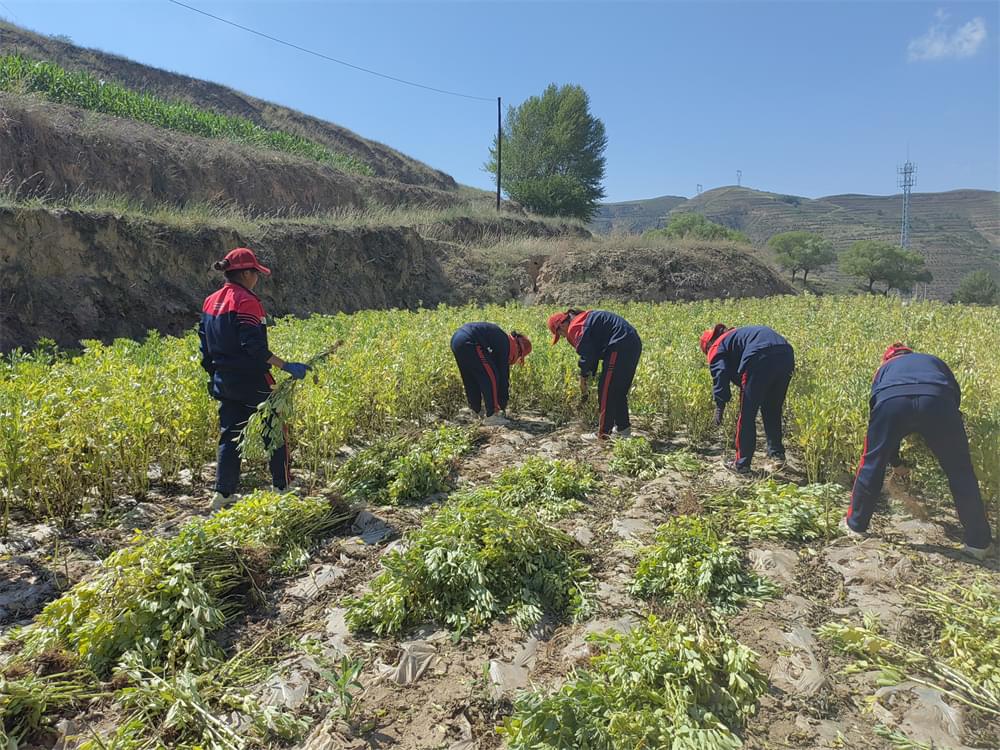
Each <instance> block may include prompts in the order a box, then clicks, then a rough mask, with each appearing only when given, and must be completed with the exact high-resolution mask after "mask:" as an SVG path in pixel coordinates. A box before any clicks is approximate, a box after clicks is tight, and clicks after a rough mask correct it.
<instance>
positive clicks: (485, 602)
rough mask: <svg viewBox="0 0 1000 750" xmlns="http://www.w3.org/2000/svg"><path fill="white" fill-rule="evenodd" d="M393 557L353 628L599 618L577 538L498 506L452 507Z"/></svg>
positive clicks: (359, 604)
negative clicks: (554, 617) (504, 619)
mask: <svg viewBox="0 0 1000 750" xmlns="http://www.w3.org/2000/svg"><path fill="white" fill-rule="evenodd" d="M404 543H405V549H403V550H394V551H392V552H390V553H389V554H388V555H386V556H385V557H384V558H383V566H384V570H383V572H382V573H380V574H379V575H378V576H377V577H376V578H375V580H374V581H373V582H372V584H371V589H370V591H368V592H367V593H365V594H364V595H363V596H361V597H360V598H356V599H348V600H347V602H346V604H347V608H348V611H347V623H348V625H349V626H350V627H351V629H353V630H369V631H373V632H375V633H376V634H378V635H388V634H392V633H399V632H401V631H402V630H404V629H406V628H408V627H411V626H416V625H421V624H424V623H428V622H434V623H439V624H441V625H444V626H446V627H448V628H450V629H451V630H452V631H454V632H455V633H456V634H457V635H461V634H462V633H464V632H466V631H468V630H477V629H480V628H482V627H484V626H486V625H487V624H489V623H490V622H491V621H492V620H494V619H496V618H498V617H509V618H510V619H511V621H512V622H514V623H515V624H516V625H517V626H518V627H520V628H522V629H524V630H527V629H528V628H530V627H531V626H532V625H534V624H535V623H537V622H538V621H539V620H540V619H541V618H542V616H543V614H545V613H546V612H549V613H552V614H554V615H557V616H565V615H569V616H572V617H576V618H579V617H583V616H586V615H587V614H588V613H589V610H590V606H591V605H590V599H589V595H588V594H589V589H590V587H591V581H590V578H589V574H588V568H587V567H586V566H585V565H584V563H583V554H582V551H581V550H580V548H579V546H578V545H577V543H576V541H574V540H573V539H572V538H571V537H570V536H568V535H567V534H565V533H563V532H562V531H559V530H558V529H554V528H552V527H550V526H546V525H545V524H544V523H542V522H541V521H540V520H538V518H537V517H535V516H534V515H524V514H520V513H517V512H516V511H510V510H506V509H503V508H499V507H497V506H496V505H493V504H492V503H489V502H484V501H476V500H469V501H467V502H451V503H448V504H446V505H445V506H444V507H442V508H441V509H440V510H439V511H437V512H436V513H435V514H434V515H433V516H431V517H430V518H428V519H427V520H426V521H425V522H424V524H423V526H422V527H421V528H419V529H417V530H416V531H413V532H412V533H410V534H408V535H407V536H406V538H405V539H404Z"/></svg>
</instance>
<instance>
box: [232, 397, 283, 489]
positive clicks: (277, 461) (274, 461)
mask: <svg viewBox="0 0 1000 750" xmlns="http://www.w3.org/2000/svg"><path fill="white" fill-rule="evenodd" d="M256 410H257V405H256V404H245V403H243V402H241V401H231V400H229V399H220V400H219V452H218V464H217V468H216V472H215V491H216V492H221V493H222V494H223V495H231V494H233V493H234V492H236V488H237V487H238V486H239V483H240V467H241V463H242V460H241V456H240V449H239V439H240V434H241V433H242V432H243V428H244V427H245V426H246V423H247V420H249V419H250V415H252V414H253V413H254V412H255V411H256ZM268 468H270V470H271V484H273V485H274V486H275V487H276V488H278V489H279V490H283V489H285V487H287V486H288V482H289V466H288V441H287V440H286V441H285V442H283V443H282V445H281V447H280V448H278V450H276V451H275V452H274V454H273V455H272V456H271V460H270V462H269V467H268Z"/></svg>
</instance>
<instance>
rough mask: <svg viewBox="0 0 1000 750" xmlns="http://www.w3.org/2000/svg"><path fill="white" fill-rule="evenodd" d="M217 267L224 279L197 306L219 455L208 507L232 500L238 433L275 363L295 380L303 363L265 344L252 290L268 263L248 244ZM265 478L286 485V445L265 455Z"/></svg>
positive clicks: (262, 395)
mask: <svg viewBox="0 0 1000 750" xmlns="http://www.w3.org/2000/svg"><path fill="white" fill-rule="evenodd" d="M212 267H213V268H214V269H215V270H216V271H223V272H224V273H225V276H226V283H225V284H224V285H223V286H222V288H221V289H220V290H219V291H217V292H215V293H214V294H211V295H209V296H208V297H207V298H206V299H205V304H204V305H203V306H202V311H201V323H200V324H199V325H198V337H199V338H200V339H201V366H202V367H203V368H204V369H205V371H206V372H207V373H208V374H209V378H210V379H209V383H208V392H209V393H210V394H211V395H212V398H214V399H216V400H217V401H218V402H219V455H218V466H217V468H216V473H215V496H214V497H213V498H212V510H219V509H220V508H224V507H226V506H227V505H231V504H232V503H234V502H235V501H236V500H237V496H236V494H235V492H236V487H237V485H238V484H239V481H240V453H239V448H238V445H237V443H238V441H239V438H240V433H241V432H242V430H243V427H244V425H246V423H247V420H248V419H250V415H252V414H253V413H254V411H255V410H256V409H257V405H258V404H260V403H262V402H263V401H264V400H265V399H266V398H267V397H268V395H269V394H270V393H271V386H273V385H274V378H272V377H271V373H270V369H271V367H278V368H280V369H282V370H284V371H285V372H287V373H288V374H289V375H291V376H292V377H293V378H295V379H296V380H301V379H302V378H304V377H305V376H306V370H308V369H309V368H308V367H307V366H306V365H304V364H302V363H300V362H285V361H284V360H282V359H280V358H278V357H276V356H275V355H274V354H272V353H271V350H270V349H268V346H267V322H266V320H265V316H264V308H263V306H262V305H261V304H260V300H259V299H258V298H257V296H256V295H255V294H254V293H253V289H254V287H255V286H257V282H258V281H259V279H260V274H264V275H265V276H268V275H270V273H271V271H270V269H268V268H266V267H265V266H262V265H261V264H260V263H259V262H258V261H257V256H255V255H254V254H253V251H252V250H248V249H247V248H245V247H238V248H236V249H235V250H230V251H229V253H227V254H226V257H225V258H223V259H222V260H220V261H218V262H216V263H215V264H214V265H213V266H212ZM270 469H271V482H272V483H273V485H274V488H275V489H277V490H283V489H285V487H287V486H288V482H289V471H288V450H287V446H286V445H282V446H281V447H280V448H279V449H278V450H276V451H275V452H274V453H273V454H272V456H271V461H270Z"/></svg>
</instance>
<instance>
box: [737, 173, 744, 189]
mask: <svg viewBox="0 0 1000 750" xmlns="http://www.w3.org/2000/svg"><path fill="white" fill-rule="evenodd" d="M742 184H743V170H742V169H737V170H736V187H740V186H741V185H742Z"/></svg>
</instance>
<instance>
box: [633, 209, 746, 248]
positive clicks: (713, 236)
mask: <svg viewBox="0 0 1000 750" xmlns="http://www.w3.org/2000/svg"><path fill="white" fill-rule="evenodd" d="M643 236H644V237H666V238H667V239H671V240H682V239H694V240H729V241H731V242H747V243H748V242H750V238H749V237H747V236H746V235H745V234H743V232H740V231H738V230H736V229H730V228H729V227H726V226H723V225H722V224H716V223H715V222H714V221H709V220H708V219H706V218H705V217H704V216H702V215H701V214H696V213H690V212H684V213H679V214H674V215H673V216H672V217H671V218H670V222H669V223H668V224H667V225H666V226H665V227H662V228H660V229H650V230H647V231H646V232H644V233H643Z"/></svg>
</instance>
